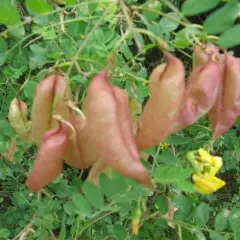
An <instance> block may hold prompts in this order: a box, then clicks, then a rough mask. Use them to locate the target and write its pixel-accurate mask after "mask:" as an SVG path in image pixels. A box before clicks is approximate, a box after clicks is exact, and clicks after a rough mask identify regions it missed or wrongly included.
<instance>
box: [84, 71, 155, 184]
mask: <svg viewBox="0 0 240 240" xmlns="http://www.w3.org/2000/svg"><path fill="white" fill-rule="evenodd" d="M86 107H87V128H88V131H89V137H90V138H91V139H92V143H93V147H94V148H96V150H97V151H98V152H99V154H100V156H101V157H102V158H103V159H104V161H105V162H106V163H107V164H108V165H109V166H110V167H111V168H113V169H114V170H115V171H117V172H118V173H120V174H122V175H124V176H126V177H129V178H132V179H134V180H136V181H138V182H139V183H141V184H143V185H145V186H148V187H152V183H151V179H150V176H149V175H148V172H147V170H146V169H145V167H144V166H143V165H142V164H141V162H140V159H139V153H138V150H137V147H136V144H135V142H134V139H133V129H131V124H130V113H129V106H128V100H127V99H126V95H125V93H124V92H123V90H121V89H117V88H115V87H113V86H112V85H111V83H110V80H109V77H108V73H107V71H103V72H102V73H100V74H98V75H97V76H95V77H94V78H93V80H92V81H91V83H90V85H89V87H88V90H87V99H86Z"/></svg>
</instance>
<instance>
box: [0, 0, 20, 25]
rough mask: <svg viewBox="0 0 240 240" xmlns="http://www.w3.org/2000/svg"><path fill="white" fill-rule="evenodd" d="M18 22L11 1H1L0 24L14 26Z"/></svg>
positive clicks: (15, 9) (17, 15)
mask: <svg viewBox="0 0 240 240" xmlns="http://www.w3.org/2000/svg"><path fill="white" fill-rule="evenodd" d="M19 22H20V17H19V14H18V10H17V7H16V6H15V5H13V4H12V1H8V0H1V2H0V24H5V25H14V24H17V23H19Z"/></svg>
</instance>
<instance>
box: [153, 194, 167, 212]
mask: <svg viewBox="0 0 240 240" xmlns="http://www.w3.org/2000/svg"><path fill="white" fill-rule="evenodd" d="M155 207H156V208H157V209H159V211H160V212H161V213H162V214H166V213H167V211H168V199H167V197H166V196H158V197H157V198H156V201H155Z"/></svg>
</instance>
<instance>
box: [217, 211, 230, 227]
mask: <svg viewBox="0 0 240 240" xmlns="http://www.w3.org/2000/svg"><path fill="white" fill-rule="evenodd" d="M228 216H229V210H227V209H222V211H221V212H219V213H218V214H217V216H216V217H215V229H216V230H217V231H223V230H224V229H226V228H227V225H228Z"/></svg>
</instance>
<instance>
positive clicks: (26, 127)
mask: <svg viewBox="0 0 240 240" xmlns="http://www.w3.org/2000/svg"><path fill="white" fill-rule="evenodd" d="M8 121H9V123H10V125H11V126H12V127H13V128H14V129H15V131H16V133H17V135H18V136H19V137H20V138H21V139H23V140H26V141H27V140H29V136H30V122H28V121H27V105H26V104H25V103H24V102H23V101H22V100H21V99H20V98H19V97H16V98H14V99H13V101H12V102H11V104H10V107H9V112H8Z"/></svg>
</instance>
